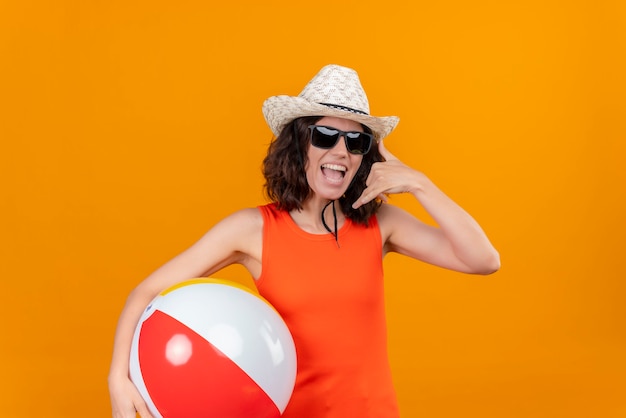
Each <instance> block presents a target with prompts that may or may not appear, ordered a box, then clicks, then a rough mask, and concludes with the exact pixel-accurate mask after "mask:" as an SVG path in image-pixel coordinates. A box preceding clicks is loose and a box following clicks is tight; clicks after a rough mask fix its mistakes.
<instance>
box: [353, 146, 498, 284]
mask: <svg viewBox="0 0 626 418" xmlns="http://www.w3.org/2000/svg"><path fill="white" fill-rule="evenodd" d="M379 149H380V151H381V154H382V155H383V156H384V157H385V159H386V161H385V162H382V163H376V164H374V165H373V166H372V170H371V172H370V175H369V177H368V180H367V188H366V189H365V190H364V191H363V194H362V195H361V197H360V198H359V199H358V200H357V202H356V203H355V205H354V206H355V207H358V206H360V205H362V204H364V203H366V202H369V201H370V200H372V199H374V198H376V197H377V196H384V194H385V193H410V194H412V195H413V196H414V197H415V198H416V199H417V200H418V201H419V202H420V204H421V205H422V206H423V207H424V209H426V211H427V212H428V213H429V214H430V216H432V218H433V219H434V220H435V222H436V223H437V225H438V227H433V226H430V225H426V224H425V223H423V222H421V221H420V220H418V219H416V218H415V217H414V216H412V215H410V214H409V213H407V212H406V211H404V210H402V209H399V208H397V207H393V206H391V205H383V207H382V208H381V210H380V212H379V223H380V228H381V233H382V234H383V240H384V243H385V250H386V251H387V252H390V251H394V252H398V253H401V254H404V255H407V256H410V257H413V258H416V259H419V260H422V261H425V262H427V263H431V264H434V265H437V266H440V267H444V268H448V269H452V270H456V271H461V272H465V273H475V274H490V273H493V272H495V271H497V270H498V269H499V268H500V257H499V254H498V252H497V251H496V250H495V248H494V247H493V246H492V245H491V243H490V242H489V239H488V238H487V236H486V234H485V233H484V231H483V230H482V228H481V227H480V225H478V223H477V222H476V221H475V220H474V219H473V218H472V217H471V216H470V215H469V214H468V213H467V212H466V211H465V210H464V209H463V208H461V207H460V206H459V205H458V204H456V203H455V202H454V201H453V200H452V199H450V198H449V197H448V196H446V195H445V194H444V193H443V192H442V191H441V190H439V188H437V186H436V185H435V184H434V183H433V182H432V181H430V179H428V177H426V176H425V175H424V174H423V173H421V172H419V171H416V170H414V169H412V168H411V167H408V166H407V165H405V164H403V163H402V162H401V161H399V160H398V159H397V158H396V157H394V156H393V155H392V154H391V153H390V152H389V151H387V149H386V148H385V147H384V145H383V143H382V141H381V142H380V143H379Z"/></svg>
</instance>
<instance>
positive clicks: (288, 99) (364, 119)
mask: <svg viewBox="0 0 626 418" xmlns="http://www.w3.org/2000/svg"><path fill="white" fill-rule="evenodd" d="M263 116H264V117H265V121H266V122H267V124H268V126H269V127H270V129H271V130H272V133H273V134H274V135H276V136H278V135H279V134H280V132H281V131H282V130H283V128H284V127H285V125H286V124H288V123H289V122H291V121H292V120H294V119H297V118H301V117H305V116H333V117H337V118H343V119H349V120H353V121H355V122H359V123H362V124H363V125H365V126H367V127H368V128H370V129H371V130H372V132H373V134H374V138H375V139H376V141H380V140H381V139H383V138H384V137H386V136H387V135H389V134H390V133H391V131H393V130H394V128H395V127H396V125H397V124H398V122H399V121H400V118H398V117H397V116H371V115H364V114H361V113H355V112H350V111H347V110H341V109H336V108H333V107H329V106H325V105H322V104H319V103H314V102H310V101H308V100H306V99H303V98H302V97H297V96H287V95H280V96H272V97H270V98H268V99H267V100H265V102H264V103H263Z"/></svg>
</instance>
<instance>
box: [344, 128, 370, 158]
mask: <svg viewBox="0 0 626 418" xmlns="http://www.w3.org/2000/svg"><path fill="white" fill-rule="evenodd" d="M371 141H372V138H371V137H370V136H369V135H368V134H366V133H364V132H348V133H347V134H346V147H347V148H348V151H350V152H351V153H353V154H366V153H367V151H369V149H370V145H371Z"/></svg>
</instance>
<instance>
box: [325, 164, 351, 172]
mask: <svg viewBox="0 0 626 418" xmlns="http://www.w3.org/2000/svg"><path fill="white" fill-rule="evenodd" d="M322 168H328V169H329V170H335V171H347V168H346V167H344V166H342V165H335V164H323V165H322Z"/></svg>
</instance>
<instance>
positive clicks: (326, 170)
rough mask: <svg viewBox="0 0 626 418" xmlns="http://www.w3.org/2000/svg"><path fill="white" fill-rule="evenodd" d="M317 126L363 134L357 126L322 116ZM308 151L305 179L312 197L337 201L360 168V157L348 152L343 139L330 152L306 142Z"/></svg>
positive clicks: (349, 122) (355, 123) (361, 159)
mask: <svg viewBox="0 0 626 418" xmlns="http://www.w3.org/2000/svg"><path fill="white" fill-rule="evenodd" d="M316 125H323V126H329V127H332V128H336V129H340V130H342V131H346V132H348V131H358V132H363V127H362V126H361V124H360V123H358V122H355V121H352V120H348V119H341V118H335V117H328V116H327V117H324V118H322V119H320V120H319V121H317V123H316ZM307 152H308V154H307V155H308V161H307V165H306V179H307V181H308V183H309V187H310V188H311V190H313V193H314V194H315V196H318V197H320V198H323V199H329V200H335V199H339V198H340V197H341V196H342V195H343V194H344V193H345V192H346V190H347V189H348V186H349V185H350V183H351V181H352V179H353V178H354V176H355V175H356V172H357V170H358V169H359V167H360V166H361V161H363V155H356V154H352V153H350V152H348V150H347V148H346V142H345V140H344V138H343V136H342V137H341V138H339V141H337V143H336V144H335V146H334V147H332V148H329V149H322V148H317V147H314V146H312V145H311V144H310V143H309V147H308V151H307Z"/></svg>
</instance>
